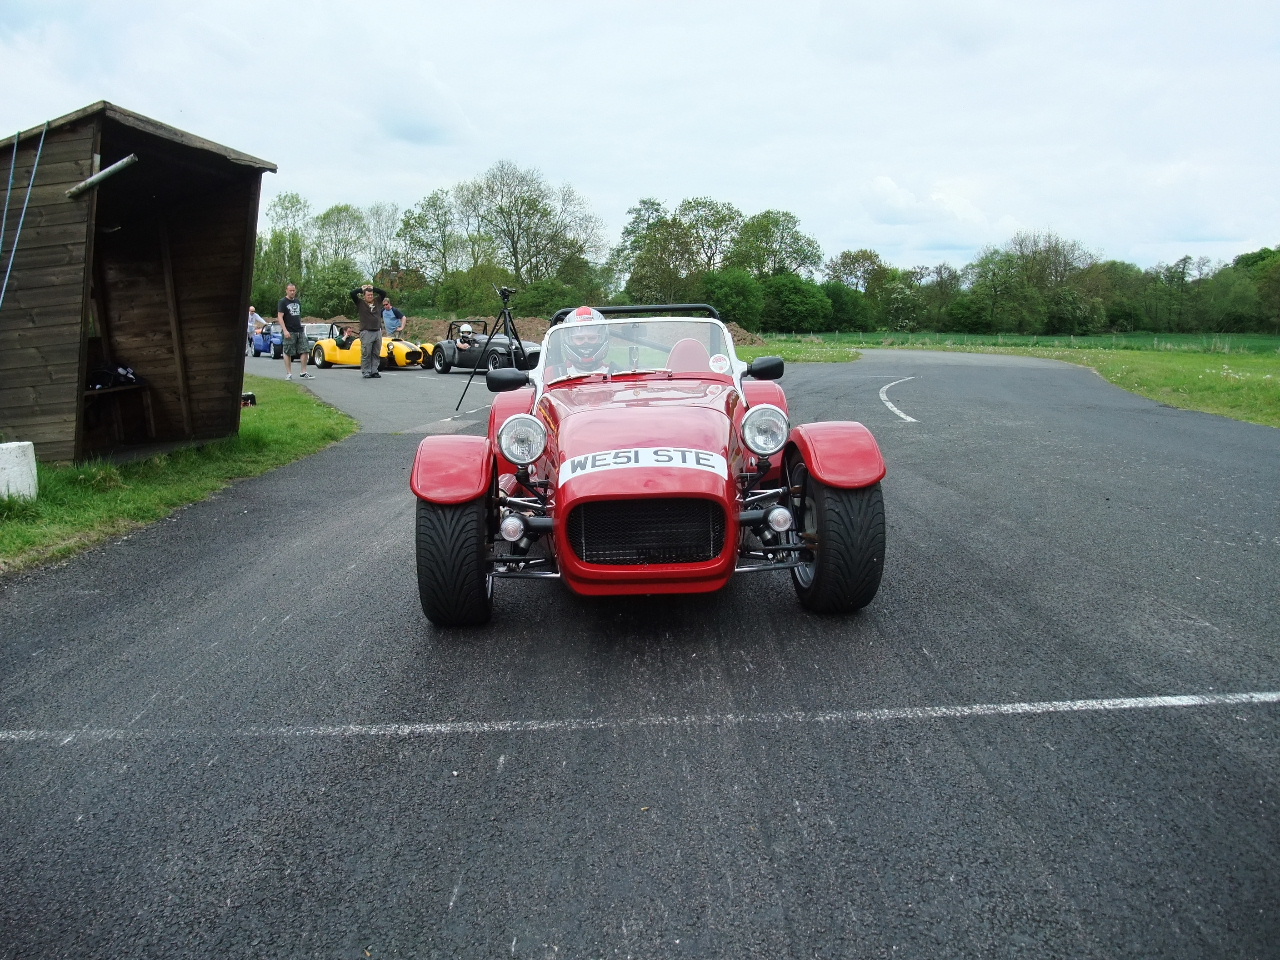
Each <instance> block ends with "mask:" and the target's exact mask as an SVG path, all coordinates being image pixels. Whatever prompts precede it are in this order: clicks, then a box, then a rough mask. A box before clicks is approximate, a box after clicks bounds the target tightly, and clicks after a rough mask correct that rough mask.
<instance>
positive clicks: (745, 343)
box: [725, 323, 764, 347]
mask: <svg viewBox="0 0 1280 960" xmlns="http://www.w3.org/2000/svg"><path fill="white" fill-rule="evenodd" d="M725 327H727V328H728V330H729V335H730V336H732V337H733V345H734V346H735V347H763V346H764V337H762V336H760V334H758V333H752V332H751V331H750V330H745V329H743V328H742V327H740V326H738V325H737V324H736V323H726V324H725Z"/></svg>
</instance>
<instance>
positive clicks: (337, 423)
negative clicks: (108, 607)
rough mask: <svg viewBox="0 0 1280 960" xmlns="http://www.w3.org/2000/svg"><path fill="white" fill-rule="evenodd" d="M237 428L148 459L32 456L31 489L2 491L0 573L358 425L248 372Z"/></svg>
mask: <svg viewBox="0 0 1280 960" xmlns="http://www.w3.org/2000/svg"><path fill="white" fill-rule="evenodd" d="M245 389H246V390H252V391H253V392H254V393H255V394H257V396H258V405H257V406H256V407H245V408H244V410H243V411H242V412H241V418H240V433H239V434H238V435H236V436H234V437H228V438H226V439H224V440H214V441H211V442H209V443H206V444H202V445H200V446H195V447H187V448H184V449H181V450H177V451H175V452H173V453H168V454H160V455H157V456H154V457H150V458H148V459H146V460H138V461H134V462H131V463H122V464H115V463H109V462H105V461H100V460H98V461H91V462H88V463H83V464H76V465H73V466H53V465H47V464H43V463H42V464H39V465H38V468H37V469H38V472H39V483H40V493H39V496H38V497H37V498H36V499H35V500H33V501H27V500H17V499H13V498H0V573H11V572H14V571H17V570H21V569H24V568H26V567H31V566H35V565H36V564H39V563H43V562H46V561H48V560H56V559H59V558H62V557H66V556H69V555H71V554H73V553H76V552H77V551H79V550H83V549H84V548H86V547H88V546H91V545H93V544H95V543H100V542H101V541H103V540H105V539H107V538H108V537H113V536H118V535H120V534H122V533H126V532H128V531H129V530H132V529H135V528H137V527H140V526H143V525H144V524H148V523H152V522H154V521H156V520H159V519H161V518H163V517H166V516H168V515H169V514H170V513H172V512H173V511H174V510H176V509H177V508H179V507H182V506H185V505H187V504H189V503H194V502H195V501H197V500H203V499H204V498H205V497H207V496H208V495H209V494H211V493H213V492H214V491H215V490H219V489H221V488H222V487H225V486H226V485H227V484H228V483H230V482H231V481H233V480H238V479H241V478H244V477H255V476H257V475H259V474H261V473H266V472H267V471H268V470H271V469H274V468H275V467H279V466H283V465H284V464H286V463H292V462H293V461H294V460H297V459H299V458H301V457H305V456H307V455H308V454H311V453H315V452H316V451H317V450H320V449H322V448H323V447H326V446H328V445H329V444H331V443H333V442H334V441H336V440H341V439H342V438H343V437H346V436H349V435H350V434H351V433H354V432H355V430H356V429H357V424H356V422H355V421H354V420H352V419H351V418H350V417H348V416H347V415H346V414H345V413H341V412H340V411H338V410H335V409H334V408H333V407H330V406H328V405H326V404H324V403H321V402H320V401H319V400H317V399H316V398H315V397H313V396H312V395H311V394H309V393H307V392H306V391H305V390H302V389H301V388H300V387H299V386H298V385H296V384H292V383H283V382H281V381H279V380H269V379H266V378H264V377H255V376H246V377H245Z"/></svg>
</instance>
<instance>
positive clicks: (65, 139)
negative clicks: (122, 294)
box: [0, 118, 97, 460]
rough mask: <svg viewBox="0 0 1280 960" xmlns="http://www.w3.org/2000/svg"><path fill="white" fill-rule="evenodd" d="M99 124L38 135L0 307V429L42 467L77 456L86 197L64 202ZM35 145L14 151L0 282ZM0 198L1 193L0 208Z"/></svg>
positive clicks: (0, 159) (4, 159) (7, 153)
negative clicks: (32, 448) (26, 444)
mask: <svg viewBox="0 0 1280 960" xmlns="http://www.w3.org/2000/svg"><path fill="white" fill-rule="evenodd" d="M96 124H97V121H96V120H95V119H94V118H88V119H86V120H84V121H81V122H79V123H76V124H72V125H70V126H67V127H63V128H61V129H57V130H50V131H49V134H48V136H47V137H46V138H45V142H44V149H43V150H42V152H41V155H40V164H39V167H38V168H37V170H36V178H35V184H34V186H33V187H32V190H31V198H30V201H29V205H28V207H27V214H26V219H25V221H24V223H23V227H22V233H21V236H20V237H18V246H17V255H16V257H15V258H14V261H13V272H12V273H11V275H10V277H9V286H8V290H7V292H6V294H5V298H4V306H3V307H2V308H0V432H3V433H4V434H5V437H6V439H9V440H30V441H32V442H34V443H35V444H36V454H37V456H38V457H39V458H40V459H42V460H70V459H72V458H73V457H74V456H75V455H76V430H77V420H78V415H79V399H80V392H81V389H82V387H81V383H82V377H83V373H82V371H81V368H80V364H81V337H82V330H83V298H84V293H85V289H86V285H87V284H86V269H87V261H88V257H89V255H90V251H89V243H88V239H89V238H88V231H89V225H90V219H91V212H92V203H93V197H92V194H91V193H90V194H87V195H82V196H80V197H78V198H76V199H75V200H68V199H67V196H66V191H67V189H69V188H70V187H72V186H74V185H75V184H77V183H79V182H80V181H81V180H84V179H85V178H86V177H88V176H90V175H91V174H92V172H93V169H92V165H93V153H94V144H95V137H96V130H97V128H96ZM38 142H39V137H38V136H37V137H31V138H28V139H25V140H23V141H22V142H21V144H20V145H19V147H18V156H17V166H16V170H15V174H14V189H13V194H12V195H11V196H10V198H9V207H8V220H7V222H6V229H5V234H4V238H3V244H2V245H0V280H3V276H4V274H3V271H4V269H5V268H6V267H7V266H8V263H9V255H10V251H12V250H13V243H14V238H15V235H16V234H17V228H18V220H19V218H20V217H21V214H22V204H23V201H24V199H25V197H26V187H27V183H28V182H29V180H30V177H31V168H32V164H33V163H34V161H35V156H36V147H37V144H38ZM11 149H12V148H8V149H5V150H3V151H0V168H7V167H8V166H9V162H8V161H9V160H10V158H11V157H12V153H11ZM6 176H7V173H6ZM6 183H7V179H6ZM0 189H3V188H2V187H0ZM3 197H4V194H3V193H0V202H2V201H3Z"/></svg>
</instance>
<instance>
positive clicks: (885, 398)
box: [880, 377, 920, 423]
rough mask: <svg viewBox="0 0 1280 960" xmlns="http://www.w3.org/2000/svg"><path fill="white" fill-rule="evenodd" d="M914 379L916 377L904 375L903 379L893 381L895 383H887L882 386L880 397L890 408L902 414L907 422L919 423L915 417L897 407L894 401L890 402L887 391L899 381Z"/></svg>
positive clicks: (899, 414) (904, 381)
mask: <svg viewBox="0 0 1280 960" xmlns="http://www.w3.org/2000/svg"><path fill="white" fill-rule="evenodd" d="M914 379H915V377H903V378H902V379H901V380H895V381H893V383H886V384H885V385H884V386H883V387H881V388H880V399H881V400H882V401H883V402H884V405H885V406H886V407H888V408H889V409H890V410H892V411H893V412H894V413H896V414H897V415H898V416H900V417H901V418H902V419H903V420H905V421H907V423H919V422H920V421H919V420H917V419H916V418H915V417H908V416H907V415H906V414H905V413H903V412H902V411H901V410H899V409H898V408H897V407H895V406H894V405H893V404H892V403H890V402H889V396H888V393H887V391H888V389H889V388H890V387H893V386H897V385H898V384H899V383H906V382H907V381H908V380H914Z"/></svg>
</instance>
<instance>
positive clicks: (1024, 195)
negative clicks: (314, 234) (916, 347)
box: [0, 0, 1280, 264]
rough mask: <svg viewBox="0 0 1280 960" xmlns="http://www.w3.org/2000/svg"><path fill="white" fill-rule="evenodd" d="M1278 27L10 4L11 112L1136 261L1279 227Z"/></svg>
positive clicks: (600, 207)
mask: <svg viewBox="0 0 1280 960" xmlns="http://www.w3.org/2000/svg"><path fill="white" fill-rule="evenodd" d="M125 11H127V12H125ZM1278 38H1280V15H1278V14H1277V9H1276V8H1275V6H1274V4H1271V3H1263V2H1246V0H1236V2H1229V3H1227V4H1224V5H1219V6H1217V7H1214V8H1212V9H1210V8H1206V7H1203V6H1202V5H1191V4H1189V3H1186V2H1183V0H1175V2H1171V3H1160V4H1155V3H1145V2H1138V3H1131V4H1123V5H1117V4H1114V3H1111V2H1102V0H1096V2H1095V0H1074V2H1062V3H1057V4H1052V5H1050V4H1042V3H1025V2H1018V3H1014V2H1011V0H975V2H974V3H970V4H965V5H963V6H956V5H953V4H944V3H939V2H936V0H904V2H903V3H897V4H872V3H866V2H858V3H847V2H841V3H816V2H808V3H802V4H799V5H787V6H783V5H778V4H775V3H766V2H763V0H745V2H740V3H736V4H734V5H732V6H726V5H724V4H721V3H712V2H709V0H701V2H699V0H694V2H687V3H681V4H653V3H650V2H640V0H634V2H622V3H614V4H609V5H604V4H599V3H588V2H586V0H563V2H558V3H544V4H527V3H516V2H498V0H488V2H485V0H481V2H476V3H471V4H466V5H462V4H453V3H446V2H443V0H433V2H426V3H410V2H395V0H369V2H366V3H364V4H361V5H360V6H359V7H358V8H353V7H352V6H351V5H350V4H348V3H338V2H334V0H324V2H320V3H312V4H291V3H255V2H252V0H208V2H205V3H202V4H199V5H194V4H179V3H168V2H161V0H149V2H146V0H144V2H141V3H134V4H131V5H130V6H129V7H128V8H123V9H122V8H117V7H105V6H102V5H96V4H89V3H87V2H85V3H71V2H52V3H51V2H48V0H41V2H35V0H9V2H8V3H6V4H4V6H3V7H2V8H0V90H3V91H5V95H4V96H3V98H0V130H14V129H18V128H20V127H21V128H26V127H30V126H33V125H35V124H37V123H39V122H40V121H42V120H44V119H48V118H51V117H55V116H58V115H60V114H63V113H66V112H69V111H70V110H73V109H76V108H78V107H81V106H84V105H85V104H88V103H91V102H93V101H95V100H99V99H108V100H112V101H114V102H117V103H120V104H121V105H122V106H125V107H128V108H130V109H133V110H137V111H139V112H141V113H144V114H148V115H150V116H154V117H156V118H157V119H159V120H162V121H164V122H167V123H172V124H174V125H175V126H178V127H181V128H183V129H187V130H190V131H192V132H194V133H198V134H200V135H202V136H205V137H208V138H210V139H213V140H216V141H220V142H222V143H226V144H228V145H229V146H233V147H236V148H238V149H240V150H244V151H246V152H248V153H251V154H255V155H257V156H260V157H264V158H266V159H269V160H272V161H275V162H276V163H278V164H279V165H280V173H279V175H278V176H275V177H270V176H269V177H267V179H266V180H265V182H264V188H265V197H266V198H269V197H270V196H273V195H274V194H275V193H278V192H280V191H283V190H296V191H298V192H300V193H302V194H304V195H305V196H307V197H308V198H309V199H311V201H312V203H313V205H315V206H316V207H317V208H323V207H325V206H327V205H329V204H332V203H337V202H352V203H358V204H367V203H370V202H373V201H375V200H391V201H393V202H395V203H397V204H400V205H402V206H408V205H410V204H412V203H413V202H415V201H416V200H417V199H419V198H420V197H422V196H424V195H425V194H427V193H429V192H430V191H431V190H433V189H435V188H437V187H440V186H448V185H450V184H452V183H454V182H457V181H458V180H460V179H463V178H467V177H473V176H475V175H477V174H479V173H480V172H482V171H483V170H484V169H485V168H487V167H488V166H489V165H490V164H491V163H493V162H494V161H495V160H498V159H500V158H509V159H511V160H514V161H515V162H517V163H519V164H520V165H522V166H536V167H538V168H540V169H541V170H542V171H543V172H544V173H545V174H546V175H547V177H548V178H549V179H551V180H553V181H555V182H566V181H567V182H570V183H572V184H574V186H575V187H577V188H578V189H579V190H580V191H581V192H582V193H583V194H584V195H585V196H587V197H588V198H590V199H591V201H592V202H593V204H594V205H595V207H596V210H597V212H598V213H599V214H600V215H601V216H602V217H603V218H604V219H605V221H606V223H607V224H608V225H609V226H610V228H611V229H612V230H614V231H616V230H618V229H619V228H620V227H621V225H622V223H623V220H624V218H625V211H626V208H627V207H628V206H631V205H633V204H634V203H635V202H636V200H638V199H639V198H640V197H643V196H657V197H659V198H661V199H664V200H667V201H669V202H672V203H674V202H678V201H679V200H680V199H681V198H683V197H689V196H699V195H708V196H713V197H717V198H719V199H724V200H729V201H732V202H734V203H736V204H737V205H738V206H740V207H741V208H742V209H744V210H745V211H747V212H748V213H750V212H755V211H758V210H761V209H765V208H770V207H772V208H780V209H787V210H791V211H793V212H795V213H796V214H797V215H798V216H799V217H800V218H801V223H802V226H803V227H804V228H805V229H807V230H808V231H809V232H811V233H813V234H814V235H815V236H816V237H817V238H818V240H819V241H820V242H821V243H822V245H823V247H824V249H825V250H826V251H827V252H828V254H834V253H836V252H838V251H839V250H841V249H845V248H850V247H861V246H876V247H877V249H880V250H881V252H882V253H883V254H884V255H886V256H887V257H888V258H889V259H890V260H891V261H894V262H899V263H904V264H905V263H921V262H933V261H936V260H939V259H948V260H951V261H952V262H962V261H964V260H965V259H967V258H968V256H969V255H971V253H972V252H973V251H974V250H976V249H977V248H979V247H981V246H983V245H984V244H987V243H993V242H1000V241H1002V240H1004V239H1006V238H1007V237H1008V236H1009V235H1010V234H1011V233H1012V232H1014V231H1015V230H1017V229H1021V228H1023V227H1024V226H1030V227H1035V228H1050V229H1054V230H1056V231H1057V232H1059V233H1060V234H1063V235H1064V236H1069V237H1072V238H1075V239H1079V240H1080V241H1081V242H1083V243H1085V244H1086V245H1087V246H1089V247H1090V248H1092V249H1095V250H1099V251H1101V252H1103V253H1105V254H1106V255H1109V256H1115V257H1122V258H1129V259H1135V260H1137V261H1138V262H1140V263H1144V264H1146V263H1150V262H1153V260H1155V259H1171V258H1176V256H1180V255H1181V254H1182V253H1191V254H1193V255H1201V254H1206V255H1210V256H1215V257H1217V256H1230V255H1233V254H1234V253H1238V252H1241V251H1242V250H1246V249H1252V248H1255V247H1257V246H1261V245H1262V244H1264V243H1266V244H1274V243H1276V242H1278V241H1280V235H1278V234H1277V229H1278V228H1277V227H1276V224H1277V223H1280V195H1277V191H1276V189H1275V187H1274V185H1273V184H1274V182H1275V160H1274V158H1275V157H1276V156H1277V154H1278V153H1280V132H1278V131H1280V123H1277V121H1278V120H1280V107H1277V104H1276V98H1275V97H1274V95H1273V94H1272V93H1271V91H1274V90H1275V89H1278V88H1280V58H1277V57H1276V56H1275V51H1276V49H1277V41H1278ZM1174 251H1177V252H1176V253H1175V252H1174Z"/></svg>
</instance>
